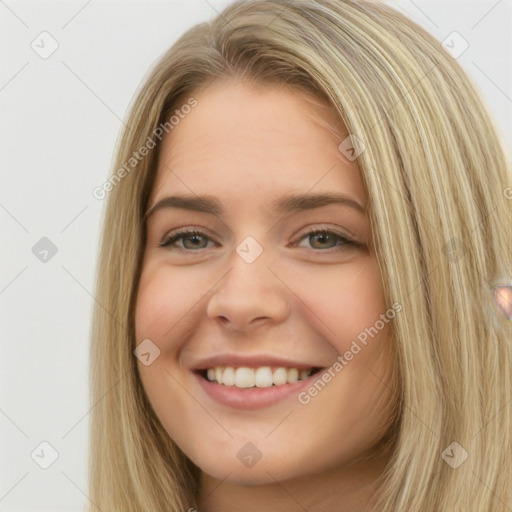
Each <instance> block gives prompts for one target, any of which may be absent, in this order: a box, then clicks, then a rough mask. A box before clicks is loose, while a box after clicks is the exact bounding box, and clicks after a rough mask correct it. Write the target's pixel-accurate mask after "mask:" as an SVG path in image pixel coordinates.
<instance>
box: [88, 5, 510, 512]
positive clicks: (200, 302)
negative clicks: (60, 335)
mask: <svg viewBox="0 0 512 512" xmlns="http://www.w3.org/2000/svg"><path fill="white" fill-rule="evenodd" d="M127 125H128V127H127V129H126V131H125V132H124V134H123V137H122V140H121V144H120V147H119V149H118V154H117V160H116V166H115V169H114V172H113V174H112V179H111V186H110V187H109V195H108V199H107V200H108V204H107V207H106V213H105V219H104V226H103V233H102V246H101V253H100V259H99V263H98V265H99V266H98V283H97V290H96V297H97V303H96V309H95V311H94V318H93V330H92V345H91V400H92V404H94V406H95V407H94V409H93V411H92V416H91V424H90V428H91V431H90V445H91V455H90V463H89V475H90V482H89V497H90V499H91V502H92V503H94V504H95V505H96V506H98V507H100V508H101V509H102V510H109V511H110V510H119V511H121V510H122V511H128V510H133V511H143V510H144V511H145V510H155V511H156V510H162V511H163V510H166V511H167V510H172V511H179V510H199V511H200V512H218V511H221V510H222V511H224V512H226V511H235V510H244V511H259V510H283V511H287V510H298V509H301V507H302V509H304V510H336V511H349V510H350V511H355V510H358V511H359V510H361V511H362V510H364V511H372V512H377V511H379V512H381V511H389V512H398V511H406V510H407V511H410V510H414V511H419V512H432V511H439V512H445V511H446V512H448V511H450V512H451V511H454V510H471V511H478V512H488V511H493V512H495V511H505V510H510V509H511V507H512V492H511V489H512V406H511V403H512V402H511V398H512V383H511V381H510V372H511V370H512V335H511V332H512V331H511V329H512V324H511V322H510V315H509V313H508V311H509V310H508V309H507V307H508V306H507V304H506V297H507V296H509V295H508V294H509V292H510V287H511V286H512V282H511V276H512V264H511V262H510V254H511V253H512V228H511V226H512V202H511V201H510V199H509V197H510V196H509V194H507V190H510V189H509V187H510V185H511V175H510V174H509V171H508V170H507V167H506V162H505V158H504V154H503V149H502V148H501V146H500V143H499V141H498V138H497V136H496V133H495V131H494V127H493V125H492V123H491V121H490V119H489V116H488V114H487V113H486V111H485V109H484V107H483V106H482V103H481V100H480V99H479V97H478V96H477V94H476V93H475V91H474V88H473V86H472V85H471V83H470V81H469V80H468V78H467V77H466V76H465V74H464V73H463V71H462V70H461V68H460V66H459V65H458V64H457V62H456V61H455V60H454V58H453V57H452V56H451V55H450V54H449V53H447V52H445V51H444V49H443V48H442V46H441V43H439V42H437V41H436V40H435V39H434V38H433V37H432V36H430V35H429V34H428V33H426V32H425V31H424V30H423V29H421V28H420V27H419V26H417V25H416V24H414V23H413V22H411V21H410V20H408V19H407V18H405V17H404V16H403V15H402V14H400V13H398V12H397V11H395V10H393V9H392V8H390V7H388V6H385V5H382V4H379V3H375V2H371V1H355V0H343V1H340V0H336V1H334V0H317V1H311V0H297V1H294V2H292V3H287V2H284V1H283V0H269V1H265V0H261V1H251V2H237V3H234V4H233V5H231V6H230V7H228V8H227V9H226V10H225V11H224V12H223V13H221V14H220V15H219V16H218V17H217V18H216V19H215V20H214V21H213V22H212V23H211V24H201V25H198V26H196V27H194V28H193V29H191V30H189V31H188V32H187V33H186V34H185V35H184V36H183V37H182V38H181V39H180V40H179V41H178V42H177V43H176V44H175V45H174V46H173V47H172V48H171V49H170V50H169V51H168V52H167V53H166V54H165V55H164V56H163V58H162V59H161V60H160V61H159V63H158V64H157V66H156V67H155V68H154V70H153V71H152V73H151V74H150V76H149V77H148V78H147V80H146V83H145V85H144V87H143V88H142V90H141V92H140V93H139V95H138V97H137V99H136V101H135V103H134V105H133V107H132V110H131V114H130V117H129V119H128V121H127ZM326 242H327V246H325V245H323V244H325V243H326ZM91 510H92V509H91Z"/></svg>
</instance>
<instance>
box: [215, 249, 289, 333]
mask: <svg viewBox="0 0 512 512" xmlns="http://www.w3.org/2000/svg"><path fill="white" fill-rule="evenodd" d="M233 252H234V254H233V257H232V258H231V259H230V262H229V263H230V269H229V271H228V272H227V273H226V274H225V275H224V277H223V278H222V279H221V280H220V282H219V283H218V284H217V286H216V287H215V288H214V291H213V293H212V295H211V297H210V300H209V302H208V305H207V315H208V317H209V318H211V319H212V320H214V321H216V322H219V323H221V325H223V326H224V327H226V328H229V329H231V330H234V331H242V330H247V329H251V328H253V327H255V326H257V325H260V324H262V323H265V322H268V323H272V324H278V323H280V322H283V321H284V320H285V319H286V318H287V316H288V314H289V310H290V303H291V297H290V294H291V291H290V290H289V289H288V288H287V286H286V284H285V283H283V281H282V280H281V279H279V276H278V275H277V273H276V272H275V271H274V270H273V269H270V268H269V267H268V266H267V264H266V260H265V258H264V257H263V255H262V256H260V257H259V258H258V259H256V260H255V261H253V262H252V263H247V262H246V261H244V259H242V258H241V257H240V256H239V255H238V254H237V253H236V252H235V251H233Z"/></svg>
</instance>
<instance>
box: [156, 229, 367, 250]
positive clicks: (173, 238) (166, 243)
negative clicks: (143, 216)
mask: <svg viewBox="0 0 512 512" xmlns="http://www.w3.org/2000/svg"><path fill="white" fill-rule="evenodd" d="M318 234H323V235H326V234H327V235H334V236H335V238H337V239H338V241H341V242H342V243H341V244H338V245H337V246H335V247H332V248H330V249H314V248H312V250H313V251H320V252H323V253H331V252H338V251H342V250H344V248H346V247H347V246H348V247H356V246H359V245H361V244H359V243H357V242H354V241H353V240H350V239H349V238H347V237H346V236H344V235H342V234H341V233H338V232H336V231H331V230H328V229H313V230H311V231H306V232H304V233H302V235H301V236H300V238H299V243H300V242H301V241H302V240H303V239H305V238H307V237H309V236H313V235H318ZM187 235H188V236H193V235H199V236H201V237H204V238H207V239H209V237H208V235H206V233H204V232H202V231H199V230H196V229H190V228H187V229H181V230H179V231H175V232H174V233H171V234H170V235H168V236H167V237H165V238H164V239H163V240H162V241H161V242H160V243H159V246H160V247H162V248H164V249H165V248H167V249H169V250H179V251H186V252H199V251H201V249H197V250H194V249H185V248H181V247H176V246H174V247H173V244H175V243H176V242H177V241H178V240H180V239H182V238H184V237H185V236H187Z"/></svg>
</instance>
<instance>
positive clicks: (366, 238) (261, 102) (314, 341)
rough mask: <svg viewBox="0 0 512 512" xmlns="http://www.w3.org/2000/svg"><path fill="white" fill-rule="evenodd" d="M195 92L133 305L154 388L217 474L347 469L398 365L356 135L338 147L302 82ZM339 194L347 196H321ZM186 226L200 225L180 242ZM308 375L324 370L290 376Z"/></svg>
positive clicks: (367, 436)
mask: <svg viewBox="0 0 512 512" xmlns="http://www.w3.org/2000/svg"><path fill="white" fill-rule="evenodd" d="M191 96H192V97H194V98H195V99H196V100H197V105H196V106H195V107H194V108H192V109H183V111H185V110H186V111H189V113H188V114H187V115H182V118H180V121H179V123H177V124H175V125H174V127H173V129H172V130H170V131H169V133H168V135H166V137H165V138H164V140H163V143H162V147H161V153H160V157H159V163H158V170H157V177H156V181H155V183H154V187H153V190H152V193H151V197H150V200H149V205H148V211H149V210H150V209H151V208H152V207H153V206H155V205H160V206H159V207H157V208H155V209H154V210H153V212H152V213H151V214H150V215H149V216H148V217H147V245H146V248H145V254H144V262H143V268H142V275H141V278H140V285H139V291H138V297H137V307H136V338H137V340H136V341H137V345H139V344H140V343H142V342H143V341H144V340H150V341H145V342H144V343H145V345H142V346H141V349H142V347H144V349H143V350H142V352H144V354H145V356H143V357H142V356H138V357H139V358H138V369H139V372H140V377H141V380H142V383H143V386H144V389H145V391H146V393H147V396H148V398H149V400H150V402H151V404H152V407H153V409H154V411H155V413H156V415H157V416H158V418H159V419H160V421H161V423H162V424H163V426H164V427H165V429H166V430H167V432H168V433H169V435H170V436H171V437H172V439H173V440H174V441H175V442H176V443H177V445H178V446H179V447H180V448H181V450H182V451H183V452H184V453H185V454H186V455H187V456H188V457H189V458H190V459H191V460H192V461H193V462H194V463H195V464H196V465H197V466H199V467H200V468H201V469H202V470H203V471H204V472H205V473H206V474H208V475H210V476H213V477H214V478H218V479H222V480H224V479H225V481H229V482H237V483H251V484H255V483H265V482H273V481H275V480H284V479H289V478H293V477H298V476H305V475H308V474H312V473H321V472H325V471H327V470H331V469H333V468H337V467H343V466H345V465H349V464H351V463H353V462H354V461H355V460H356V458H358V457H360V456H363V455H368V454H370V453H372V449H373V446H374V444H375V443H376V441H378V440H379V439H380V438H381V436H382V434H383V433H384V432H383V430H382V429H383V428H384V427H385V426H386V425H387V421H388V420H389V418H390V414H391V406H390V405H389V404H390V402H391V399H392V396H391V395H392V393H391V391H390V386H391V384H390V381H389V371H390V369H391V364H392V359H391V350H390V348H391V347H390V344H389V327H390V326H389V325H388V323H389V321H390V318H391V316H390V315H387V313H386V312H387V311H388V312H389V311H390V308H389V307H386V304H385V302H384V296H383V288H382V283H381V278H380V273H379V267H378V263H377V259H376V256H375V254H374V252H373V250H372V248H371V247H369V243H370V236H371V231H370V229H371V226H370V224H369V218H368V216H367V212H366V211H365V204H366V200H367V198H366V196H365V191H364V188H363V184H362V180H361V176H360V173H359V169H358V165H357V160H353V159H352V160H351V159H350V158H346V157H345V156H344V155H343V153H342V152H341V151H340V150H339V149H338V144H339V142H340V141H342V140H344V139H345V138H346V137H347V136H348V134H347V133H339V134H338V136H339V140H335V138H334V136H333V134H332V132H331V131H330V130H329V129H328V125H327V122H326V121H328V120H330V121H332V122H334V121H335V119H334V118H332V117H330V116H332V114H331V113H329V111H328V110H327V109H326V107H324V106H322V105H321V104H317V107H316V108H314V107H312V106H311V105H310V104H309V103H308V102H307V101H305V100H304V99H303V98H301V97H300V96H298V95H296V94H295V93H293V92H291V90H289V89H283V88H281V89H278V88H275V87H272V86H264V87H263V86H255V85H248V84H242V83H240V82H234V81H232V82H227V81H220V82H217V83H216V84H215V85H213V86H211V87H209V88H208V89H206V90H204V91H202V92H197V93H195V94H194V93H193V94H191ZM185 103H186V99H185V100H184V101H183V104H185ZM178 108H179V106H178ZM343 147H345V146H343ZM347 154H348V155H350V156H352V155H351V152H348V153H347ZM334 195H336V198H338V199H340V198H342V197H343V198H346V201H335V200H327V199H326V197H320V196H329V197H332V198H334ZM292 196H293V197H295V196H300V198H296V199H293V200H292V199H291V197H292ZM170 197H174V198H184V199H167V201H166V202H165V201H164V200H166V198H170ZM161 201H164V202H163V203H161ZM357 205H361V207H359V206H357ZM182 229H188V230H193V231H196V232H199V233H196V234H194V233H193V234H186V233H185V234H181V235H179V236H176V237H174V235H175V234H176V233H177V231H178V230H182ZM315 231H320V233H316V234H315V233H314V232H315ZM322 231H323V233H322ZM347 240H350V242H349V241H347ZM162 244H166V245H162ZM391 311H393V310H391ZM393 313H394V312H393ZM393 316H394V314H393ZM365 329H366V331H365ZM156 347H157V348H158V349H157V348H156ZM358 347H359V349H358ZM158 350H159V355H157V354H158ZM156 355H157V357H156V358H155V356H156ZM215 367H221V368H226V367H229V368H232V369H229V368H228V369H227V370H226V371H220V370H219V369H217V370H216V369H215ZM239 368H242V369H241V370H238V369H239ZM244 368H245V369H244ZM247 368H255V369H256V370H257V371H250V370H247ZM293 368H298V371H295V370H294V369H293ZM307 368H322V370H321V371H320V372H318V373H316V374H314V375H311V376H310V377H307V378H306V380H304V381H300V382H298V381H297V382H294V381H296V379H297V378H300V377H301V376H302V375H304V373H305V372H302V371H301V369H307ZM208 369H211V371H210V372H208V371H207V370H208ZM198 370H205V371H204V372H202V373H201V372H199V371H198ZM205 374H206V377H205V376H204V375H205ZM208 374H209V376H210V378H216V377H217V378H219V379H226V380H225V383H222V384H221V383H217V382H209V381H208V380H207V378H208ZM329 377H330V378H329ZM285 380H286V383H283V382H285ZM233 381H234V382H235V385H233ZM255 382H256V383H257V385H256V386H254V383H255ZM236 384H238V385H239V386H241V387H238V386H237V385H236ZM269 384H272V385H271V387H267V386H268V385H269ZM275 384H277V385H275ZM244 386H247V387H244ZM260 386H262V387H260ZM228 475H229V476H228Z"/></svg>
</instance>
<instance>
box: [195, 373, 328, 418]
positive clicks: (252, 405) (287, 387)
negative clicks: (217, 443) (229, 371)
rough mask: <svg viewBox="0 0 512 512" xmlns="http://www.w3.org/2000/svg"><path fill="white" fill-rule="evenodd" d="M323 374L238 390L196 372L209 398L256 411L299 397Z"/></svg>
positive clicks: (230, 405)
mask: <svg viewBox="0 0 512 512" xmlns="http://www.w3.org/2000/svg"><path fill="white" fill-rule="evenodd" d="M321 372H322V370H320V371H319V372H317V373H314V374H313V375H310V376H309V377H307V378H306V379H303V380H299V381H297V382H292V383H286V384H283V385H281V386H271V387H268V388H257V387H253V388H237V387H236V386H225V385H224V384H217V383H216V382H211V381H209V380H207V379H205V378H204V377H203V376H201V375H200V374H198V373H196V372H194V375H195V376H196V378H197V379H198V380H199V383H200V385H201V386H202V388H203V389H204V390H205V391H206V393H207V394H208V396H210V397H211V398H213V399H214V400H216V401H217V402H219V403H221V404H222V405H226V406H228V407H233V408H235V409H245V410H254V409H261V408H263V407H269V406H271V405H274V404H276V403H277V402H280V401H281V400H284V399H285V398H288V397H289V396H291V395H297V394H298V393H300V392H301V391H302V390H303V389H305V388H307V387H308V386H310V385H311V383H312V382H313V381H314V380H317V379H318V378H319V375H321Z"/></svg>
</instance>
